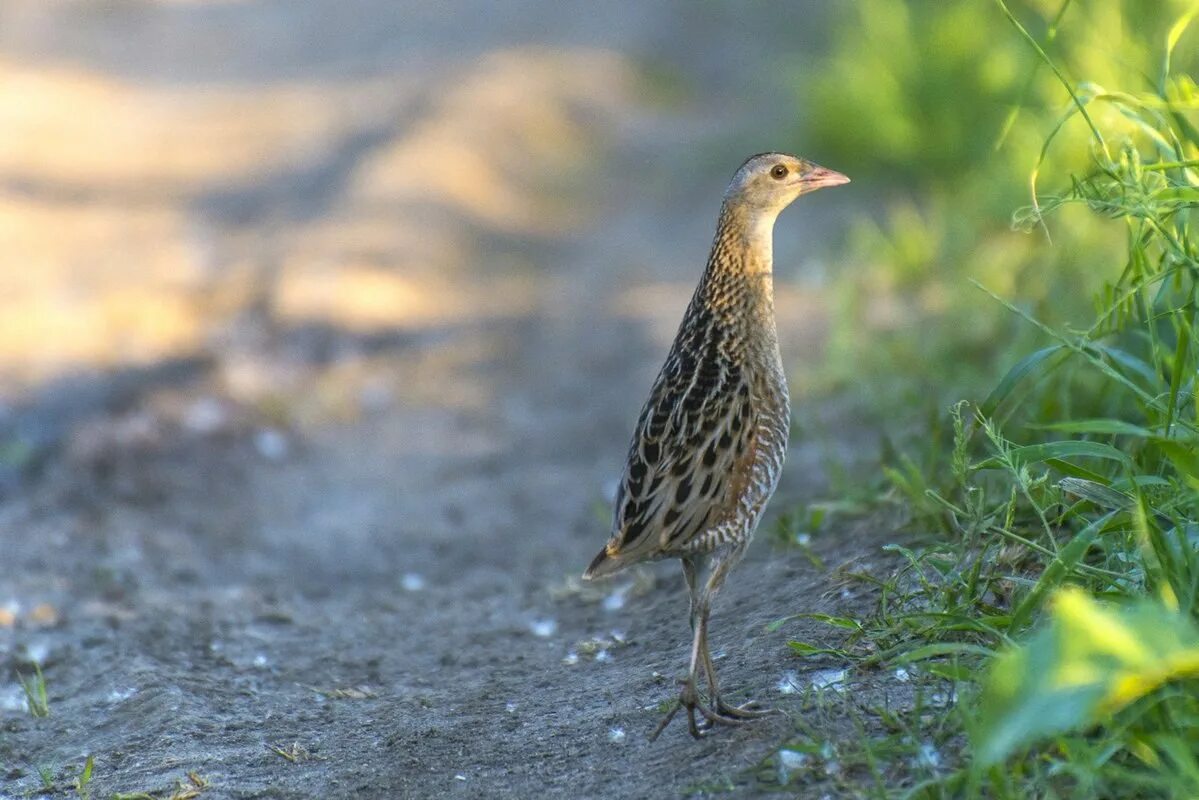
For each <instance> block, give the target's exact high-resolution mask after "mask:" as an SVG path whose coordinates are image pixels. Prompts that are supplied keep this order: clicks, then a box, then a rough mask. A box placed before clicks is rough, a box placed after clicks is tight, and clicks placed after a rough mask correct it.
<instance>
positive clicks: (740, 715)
mask: <svg viewBox="0 0 1199 800" xmlns="http://www.w3.org/2000/svg"><path fill="white" fill-rule="evenodd" d="M714 705H715V706H716V710H717V711H718V712H720V713H721V714H722V715H724V716H726V717H731V718H733V719H736V720H738V721H744V720H751V719H761V718H762V717H768V716H770V715H771V714H779V713H781V712H780V711H779V710H778V709H777V708H762V704H761V703H759V702H758V701H757V700H750V701H749V702H748V703H743V704H742V705H739V706H730V705H728V704H727V703H725V702H724V701H723V700H717V701H716V702H715V704H714Z"/></svg>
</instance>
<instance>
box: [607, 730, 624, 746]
mask: <svg viewBox="0 0 1199 800" xmlns="http://www.w3.org/2000/svg"><path fill="white" fill-rule="evenodd" d="M624 740H625V733H624V728H612V729H610V730H609V731H608V741H610V742H613V743H614V744H621V743H622V742H624Z"/></svg>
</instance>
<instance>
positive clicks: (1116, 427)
mask: <svg viewBox="0 0 1199 800" xmlns="http://www.w3.org/2000/svg"><path fill="white" fill-rule="evenodd" d="M1031 427H1033V428H1038V429H1041V430H1053V431H1065V432H1066V433H1107V434H1112V435H1114V436H1138V437H1140V438H1142V439H1148V438H1149V437H1150V436H1153V435H1154V434H1153V431H1151V430H1149V429H1148V428H1143V427H1141V426H1140V425H1133V424H1132V423H1131V422H1124V421H1123V420H1118V419H1083V420H1078V421H1076V422H1054V423H1051V424H1049V425H1033V426H1031Z"/></svg>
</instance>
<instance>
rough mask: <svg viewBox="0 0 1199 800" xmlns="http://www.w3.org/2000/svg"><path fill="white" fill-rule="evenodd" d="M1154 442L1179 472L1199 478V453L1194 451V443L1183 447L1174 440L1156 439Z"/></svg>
mask: <svg viewBox="0 0 1199 800" xmlns="http://www.w3.org/2000/svg"><path fill="white" fill-rule="evenodd" d="M1154 443H1155V444H1156V445H1157V446H1158V447H1159V448H1160V449H1161V451H1162V452H1163V453H1165V454H1166V458H1168V459H1170V463H1172V464H1173V465H1174V467H1175V468H1176V469H1177V470H1178V471H1179V472H1181V473H1182V474H1183V475H1185V476H1187V477H1188V478H1191V479H1192V480H1199V454H1197V453H1196V452H1195V447H1194V445H1192V446H1190V447H1184V446H1183V445H1181V444H1179V443H1178V442H1176V441H1174V440H1166V439H1157V440H1155V442H1154Z"/></svg>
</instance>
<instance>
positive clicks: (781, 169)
mask: <svg viewBox="0 0 1199 800" xmlns="http://www.w3.org/2000/svg"><path fill="white" fill-rule="evenodd" d="M770 177H772V178H774V179H775V180H776V181H781V180H782V179H783V178H785V177H787V168H786V167H785V166H783V165H782V164H775V165H774V167H773V168H772V169H771V170H770Z"/></svg>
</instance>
